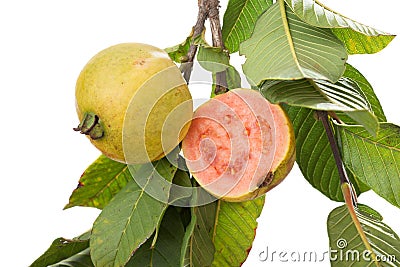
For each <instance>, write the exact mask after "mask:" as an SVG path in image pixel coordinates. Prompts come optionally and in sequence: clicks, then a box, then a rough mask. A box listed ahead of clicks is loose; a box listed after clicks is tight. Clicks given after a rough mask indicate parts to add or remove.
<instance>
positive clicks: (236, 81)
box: [211, 65, 242, 98]
mask: <svg viewBox="0 0 400 267" xmlns="http://www.w3.org/2000/svg"><path fill="white" fill-rule="evenodd" d="M212 78H213V85H212V90H211V98H213V97H214V96H215V86H216V74H215V73H213V74H212ZM226 84H227V86H228V89H229V90H232V89H235V88H241V87H242V79H241V77H240V74H239V72H238V71H237V70H236V68H235V67H233V66H232V65H229V66H228V68H227V69H226Z"/></svg>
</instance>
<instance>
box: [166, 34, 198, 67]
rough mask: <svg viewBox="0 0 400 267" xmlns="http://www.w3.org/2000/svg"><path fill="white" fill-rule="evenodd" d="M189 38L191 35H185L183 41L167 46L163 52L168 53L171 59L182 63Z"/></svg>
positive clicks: (188, 44)
mask: <svg viewBox="0 0 400 267" xmlns="http://www.w3.org/2000/svg"><path fill="white" fill-rule="evenodd" d="M191 40H192V35H190V36H189V37H187V38H186V39H185V41H183V42H182V43H180V44H177V45H174V46H171V47H167V48H165V49H164V50H165V52H167V53H168V55H169V57H170V58H171V59H172V60H173V61H175V62H178V63H182V61H185V60H184V59H185V57H186V55H187V53H188V51H189V47H190V44H191Z"/></svg>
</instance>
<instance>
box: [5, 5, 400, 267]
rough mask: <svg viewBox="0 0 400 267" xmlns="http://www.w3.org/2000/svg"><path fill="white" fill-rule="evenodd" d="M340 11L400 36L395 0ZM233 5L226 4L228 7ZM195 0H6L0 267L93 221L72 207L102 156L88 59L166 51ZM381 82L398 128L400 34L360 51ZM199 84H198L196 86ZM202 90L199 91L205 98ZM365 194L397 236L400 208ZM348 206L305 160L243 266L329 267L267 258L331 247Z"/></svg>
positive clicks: (356, 61) (264, 218)
mask: <svg viewBox="0 0 400 267" xmlns="http://www.w3.org/2000/svg"><path fill="white" fill-rule="evenodd" d="M323 2H325V3H327V4H328V6H330V7H332V8H334V9H336V10H338V11H340V12H341V13H343V14H345V15H347V16H350V17H352V18H355V19H356V20H358V21H361V22H364V23H365V24H368V25H371V26H375V27H376V28H378V29H381V30H385V31H387V32H390V33H394V34H400V16H399V13H398V10H399V8H400V4H399V3H398V1H395V0H391V1H389V0H382V1H372V0H368V1H366V0H346V1H345V0H340V1H339V0H336V1H333V0H331V1H323ZM226 4H227V1H226V0H225V1H221V6H222V9H221V12H223V11H224V10H225V8H226ZM196 13H197V1H196V0H169V1H155V0H152V1H150V0H148V1H134V0H131V1H122V0H115V1H104V0H79V1H77V0H68V1H57V0H51V1H50V0H48V1H46V0H35V1H28V0H14V1H2V2H1V4H0V71H1V72H0V127H1V128H0V129H1V131H0V152H1V161H0V162H1V163H0V164H1V165H0V166H1V191H0V216H1V220H0V223H1V227H0V238H1V244H2V248H1V255H2V256H1V259H0V262H1V263H0V265H2V266H28V265H29V264H30V263H31V262H32V261H33V260H34V259H36V258H37V257H38V256H40V255H41V253H42V252H44V251H45V249H47V247H48V246H49V245H50V243H51V241H52V240H53V239H54V238H56V237H59V236H63V237H67V238H71V237H74V236H76V235H78V234H80V233H82V232H84V231H86V230H88V229H89V228H90V227H91V224H92V222H93V220H94V219H95V218H96V216H97V215H98V211H97V210H95V209H90V208H72V209H68V210H65V211H63V210H62V208H63V206H64V205H65V204H66V203H67V202H68V198H69V196H70V194H71V192H72V190H73V189H74V188H75V187H76V185H77V182H78V179H79V176H80V175H81V173H82V172H83V171H84V170H85V168H86V167H87V166H88V165H89V164H90V163H91V162H92V161H93V160H95V159H96V158H97V156H98V155H99V152H98V151H97V150H96V149H95V148H94V147H92V145H91V144H90V142H89V141H88V140H87V139H86V138H85V137H83V136H81V135H79V134H77V133H75V132H74V131H73V130H72V128H73V127H75V126H76V125H77V124H78V119H77V117H76V114H75V106H74V105H75V103H74V101H75V100H74V87H75V81H76V78H77V76H78V74H79V72H80V70H81V69H82V67H83V66H84V65H85V63H86V62H87V61H88V60H89V59H90V58H91V57H92V56H93V55H94V54H96V53H97V52H98V51H100V50H102V49H104V48H106V47H108V46H110V45H113V44H117V43H121V42H143V43H149V44H152V45H155V46H158V47H160V48H164V47H168V46H172V45H175V44H177V43H179V42H181V41H183V40H184V39H185V37H186V36H187V35H188V34H189V32H190V30H191V27H192V25H193V24H194V23H195V20H196ZM349 62H350V63H351V64H353V65H354V66H355V67H357V68H358V69H359V70H360V71H361V72H362V73H363V74H364V75H365V76H366V77H367V78H368V80H369V81H370V83H371V84H372V85H373V87H374V89H375V91H376V94H377V95H378V97H379V98H380V100H381V103H382V105H383V107H384V110H385V112H386V115H387V117H388V120H389V121H391V122H394V123H396V124H400V117H399V96H400V95H399V93H398V92H399V90H400V85H399V84H398V78H399V75H400V72H399V67H398V66H399V62H400V39H398V38H397V39H395V40H394V41H393V42H392V43H391V44H390V45H389V46H388V47H387V48H386V49H385V50H384V51H382V52H380V53H378V54H375V55H362V56H352V57H350V59H349ZM196 90H198V89H196ZM206 90H207V91H205V92H199V91H196V92H193V95H194V97H196V96H204V95H208V89H207V88H206ZM360 202H362V203H365V204H368V205H370V206H371V207H373V208H375V209H377V210H378V211H379V212H381V213H382V215H383V216H384V218H385V222H386V223H387V224H389V225H390V226H391V227H392V228H393V229H394V230H396V232H397V233H400V210H399V209H397V208H395V207H393V206H391V205H390V204H388V203H387V202H386V201H384V200H382V199H381V198H379V197H377V196H376V195H375V194H374V193H372V192H369V193H366V194H363V195H362V196H361V197H360ZM338 205H339V204H338V203H335V202H332V201H330V200H328V199H327V198H325V197H324V196H322V194H321V193H319V192H318V191H316V190H314V189H313V188H312V187H311V186H310V185H309V184H308V183H307V182H306V181H305V180H304V179H303V177H302V175H301V173H300V172H299V170H298V168H297V166H296V167H295V168H294V170H293V171H292V172H291V173H290V175H289V176H288V177H287V179H286V180H285V181H284V182H283V183H282V184H281V185H280V186H279V187H277V188H275V189H274V190H272V191H271V192H270V193H269V194H268V196H267V200H266V204H265V208H264V210H263V213H262V215H261V217H260V218H259V227H258V229H257V237H256V239H255V242H254V244H253V248H252V250H251V253H250V256H249V258H248V260H247V261H246V263H245V264H244V266H247V267H250V266H289V265H293V266H329V262H328V261H325V262H322V263H294V262H291V261H289V263H280V262H279V261H277V259H275V260H274V261H273V262H271V259H268V260H267V261H266V262H261V261H260V260H259V258H258V257H259V254H260V253H261V252H262V251H263V250H265V249H266V248H267V247H268V248H269V250H270V251H273V250H275V251H278V252H279V251H287V252H289V253H290V252H296V251H299V252H304V251H316V252H320V253H321V254H322V253H323V252H324V251H326V250H327V249H328V239H327V234H326V218H327V216H328V214H329V212H330V211H331V210H332V209H333V208H335V207H337V206H338Z"/></svg>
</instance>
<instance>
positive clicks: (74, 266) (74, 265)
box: [48, 248, 94, 267]
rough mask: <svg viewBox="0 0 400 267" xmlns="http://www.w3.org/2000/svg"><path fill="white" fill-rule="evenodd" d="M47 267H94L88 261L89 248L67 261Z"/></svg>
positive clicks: (90, 261) (89, 260)
mask: <svg viewBox="0 0 400 267" xmlns="http://www.w3.org/2000/svg"><path fill="white" fill-rule="evenodd" d="M48 267H94V265H93V263H92V260H91V259H90V248H87V249H85V250H82V251H81V252H79V253H77V254H75V255H72V256H71V257H69V258H68V259H65V260H63V261H61V262H59V263H56V264H53V265H49V266H48Z"/></svg>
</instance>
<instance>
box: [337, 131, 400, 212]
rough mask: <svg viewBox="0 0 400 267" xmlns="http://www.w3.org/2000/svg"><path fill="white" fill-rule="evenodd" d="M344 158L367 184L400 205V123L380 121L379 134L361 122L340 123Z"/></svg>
mask: <svg viewBox="0 0 400 267" xmlns="http://www.w3.org/2000/svg"><path fill="white" fill-rule="evenodd" d="M337 132H338V138H339V143H340V147H341V150H342V154H343V161H344V163H345V165H346V166H348V167H349V168H350V169H351V170H352V171H353V173H354V174H355V175H356V176H357V177H358V179H360V180H361V181H362V182H363V183H364V184H366V185H367V186H369V187H370V188H371V189H372V190H373V191H375V192H376V193H377V194H378V195H380V196H381V197H383V198H384V199H386V200H387V201H389V202H390V203H392V204H393V205H395V206H397V207H400V127H399V126H397V125H393V124H390V123H381V124H380V130H379V133H378V135H377V136H376V137H373V136H371V135H370V134H369V133H368V132H366V131H365V129H364V128H362V127H361V126H349V125H347V126H346V125H337Z"/></svg>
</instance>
